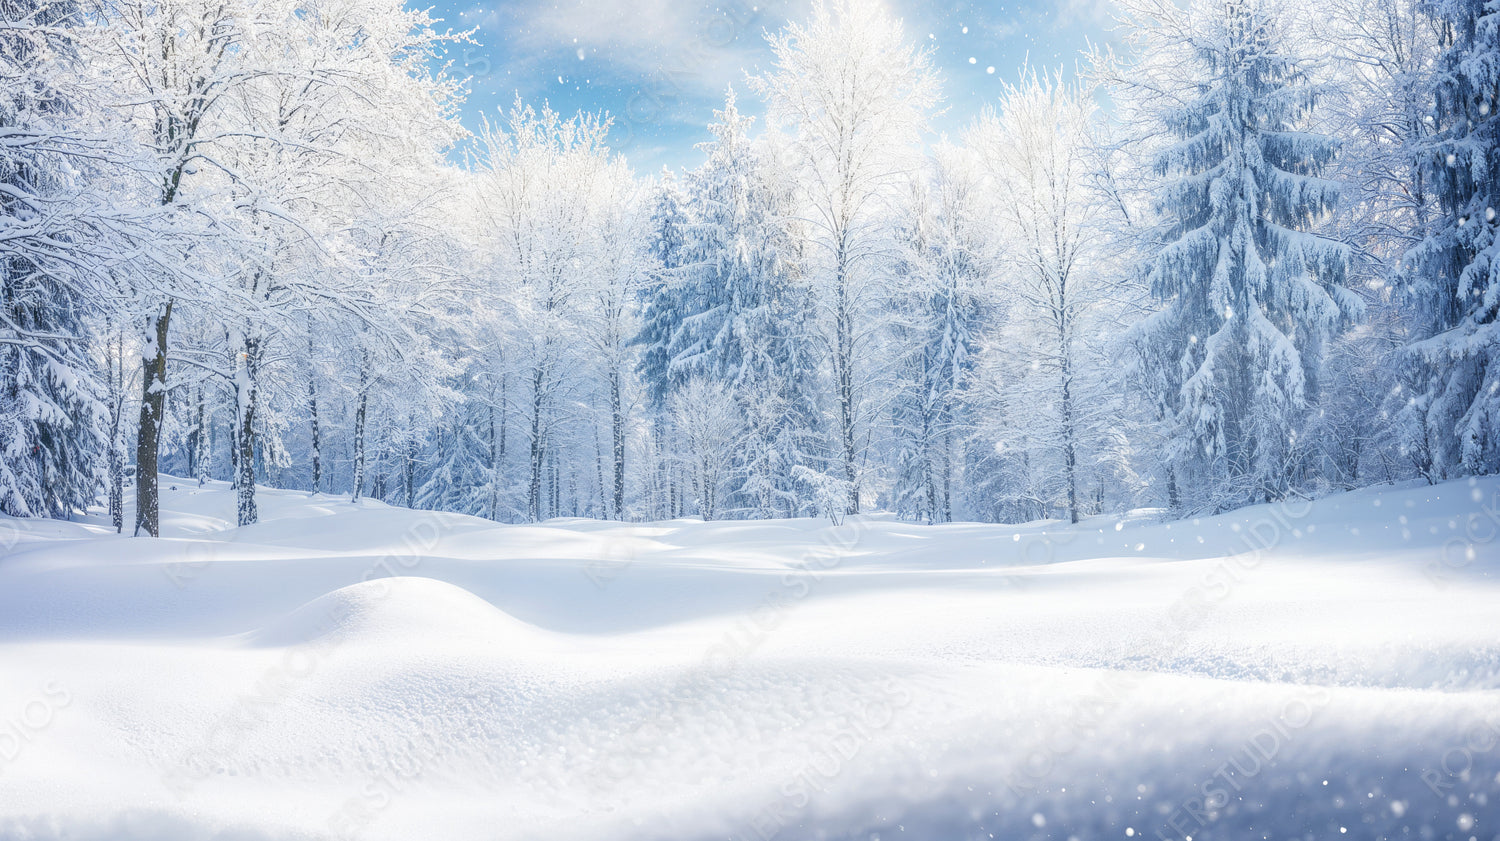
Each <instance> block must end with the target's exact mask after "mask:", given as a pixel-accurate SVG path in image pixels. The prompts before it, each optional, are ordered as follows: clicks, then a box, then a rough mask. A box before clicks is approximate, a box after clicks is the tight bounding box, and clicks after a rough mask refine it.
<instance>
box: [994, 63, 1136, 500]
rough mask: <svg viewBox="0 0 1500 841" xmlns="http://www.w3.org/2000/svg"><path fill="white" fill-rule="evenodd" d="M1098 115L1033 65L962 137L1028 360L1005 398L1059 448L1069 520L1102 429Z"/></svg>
mask: <svg viewBox="0 0 1500 841" xmlns="http://www.w3.org/2000/svg"><path fill="white" fill-rule="evenodd" d="M1093 116H1094V104H1093V92H1092V91H1091V90H1088V89H1087V88H1085V87H1080V86H1075V85H1070V84H1068V83H1065V82H1063V81H1062V80H1061V78H1042V77H1038V76H1037V75H1036V74H1035V73H1034V72H1030V73H1029V74H1027V75H1025V76H1023V79H1022V81H1021V83H1020V85H1019V86H1008V87H1007V88H1006V90H1005V92H1004V94H1003V95H1002V97H1001V111H1000V113H999V114H993V113H992V114H987V115H986V116H984V117H982V118H981V119H980V121H979V123H978V124H977V125H976V126H975V128H974V129H973V131H971V132H970V135H969V138H968V142H969V144H970V145H971V146H972V147H973V148H974V149H975V151H976V153H977V154H979V155H980V157H981V159H982V160H983V161H984V166H985V168H986V170H987V171H988V173H989V176H990V179H991V189H992V190H993V193H994V196H995V199H996V201H995V211H996V215H997V217H998V218H999V220H1000V222H1001V225H1000V235H1001V241H1002V243H1003V246H1002V250H1003V261H1004V265H1005V266H1006V268H1007V269H1008V270H1007V271H1006V273H1005V275H1006V284H1005V289H1004V291H1003V293H1002V294H1004V295H1005V296H1006V298H1007V299H1008V304H1009V306H1010V309H1011V317H1010V325H1011V327H1012V328H1013V329H1012V330H1011V331H1010V332H1009V334H1008V335H1009V336H1010V338H1011V339H1012V344H1011V345H1010V350H1012V351H1015V350H1020V349H1022V348H1024V350H1023V351H1022V352H1021V353H1020V358H1021V361H1022V362H1023V363H1025V367H1021V368H1020V369H1019V370H1013V371H1012V373H1011V375H1010V377H1009V379H1011V381H1012V382H1011V384H1010V386H1009V388H1013V389H1014V398H1015V399H1011V400H1008V401H1007V402H1008V403H1009V404H1010V411H1011V412H1014V413H1016V414H1018V415H1025V416H1030V417H1029V419H1023V418H1021V417H1018V418H1017V420H1021V421H1022V424H1023V425H1024V424H1026V423H1027V422H1028V420H1029V422H1030V423H1031V424H1032V429H1030V430H1029V433H1030V436H1031V438H1032V440H1033V442H1034V444H1035V445H1039V446H1041V447H1042V448H1043V449H1044V450H1045V453H1037V457H1038V459H1050V455H1051V454H1052V453H1056V454H1057V455H1058V456H1059V457H1060V458H1061V464H1060V465H1059V478H1060V480H1061V481H1060V488H1061V491H1062V496H1063V508H1064V510H1066V511H1067V513H1068V516H1069V518H1070V519H1071V520H1072V521H1073V522H1075V523H1076V522H1078V517H1079V512H1080V509H1081V499H1080V492H1079V484H1080V473H1081V472H1082V471H1083V469H1084V465H1083V463H1082V462H1083V459H1084V455H1085V450H1086V448H1087V446H1088V444H1087V443H1086V441H1087V442H1091V441H1095V440H1097V439H1098V437H1099V433H1100V430H1099V428H1098V422H1099V420H1100V418H1099V410H1101V409H1104V408H1105V405H1106V402H1105V401H1104V400H1103V399H1102V398H1103V395H1102V394H1100V393H1099V389H1098V388H1097V386H1098V384H1099V380H1100V378H1099V376H1098V373H1099V370H1098V368H1097V367H1092V368H1091V366H1090V365H1089V364H1088V363H1090V362H1093V361H1096V360H1094V359H1090V358H1089V357H1088V348H1087V347H1086V345H1087V344H1088V343H1089V340H1090V339H1091V338H1092V335H1091V331H1097V330H1098V329H1099V328H1100V326H1101V324H1102V323H1106V322H1101V320H1100V317H1101V316H1102V315H1105V313H1103V312H1102V311H1101V310H1102V307H1103V305H1104V303H1105V300H1106V298H1107V297H1108V295H1109V291H1110V290H1109V286H1108V284H1109V282H1110V281H1112V280H1113V278H1112V277H1110V276H1109V275H1108V273H1107V271H1106V267H1105V265H1104V261H1103V259H1102V248H1103V247H1104V246H1105V243H1106V238H1105V237H1103V236H1102V233H1103V230H1104V228H1103V224H1104V215H1105V213H1106V211H1107V210H1108V203H1107V202H1105V201H1103V200H1102V197H1101V196H1100V195H1099V194H1098V193H1097V191H1096V190H1095V189H1094V184H1093V183H1092V181H1091V176H1092V175H1093V167H1094V162H1095V156H1094V154H1093V143H1094V139H1093V137H1092V122H1093ZM1099 361H1102V360H1099ZM1013 367H1014V366H1013ZM1027 368H1029V370H1027Z"/></svg>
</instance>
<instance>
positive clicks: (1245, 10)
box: [1138, 0, 1361, 508]
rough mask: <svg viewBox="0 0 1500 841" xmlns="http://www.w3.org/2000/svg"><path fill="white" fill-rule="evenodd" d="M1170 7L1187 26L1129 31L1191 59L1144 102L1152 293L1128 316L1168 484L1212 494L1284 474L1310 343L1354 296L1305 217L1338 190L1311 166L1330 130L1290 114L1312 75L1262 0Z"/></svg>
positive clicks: (1310, 363)
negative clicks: (1161, 440) (1154, 218)
mask: <svg viewBox="0 0 1500 841" xmlns="http://www.w3.org/2000/svg"><path fill="white" fill-rule="evenodd" d="M1180 14H1182V15H1185V16H1186V17H1187V19H1188V25H1187V26H1184V27H1180V28H1177V27H1173V28H1168V27H1165V26H1156V27H1152V25H1151V24H1149V23H1148V24H1147V28H1146V29H1145V31H1144V32H1142V33H1140V34H1141V35H1144V37H1143V38H1140V40H1141V42H1142V43H1140V44H1138V46H1140V47H1143V48H1144V49H1145V50H1146V51H1147V56H1148V57H1147V59H1146V60H1147V61H1154V62H1160V63H1162V64H1163V65H1166V66H1169V67H1171V68H1172V70H1173V72H1177V73H1180V72H1181V67H1182V65H1181V64H1178V63H1177V62H1176V61H1173V56H1174V54H1173V49H1174V48H1177V49H1178V50H1179V52H1178V53H1177V54H1176V57H1177V58H1179V59H1184V60H1187V61H1189V62H1191V63H1190V64H1189V65H1188V66H1191V67H1194V68H1196V70H1197V75H1196V76H1195V77H1194V78H1191V79H1181V78H1177V79H1174V80H1173V81H1174V82H1175V83H1177V84H1178V85H1179V88H1178V90H1179V92H1181V91H1182V88H1181V87H1180V86H1181V85H1190V86H1191V87H1190V88H1188V89H1187V94H1188V95H1187V96H1186V97H1185V98H1183V99H1182V100H1181V104H1170V105H1166V106H1162V107H1160V108H1158V109H1157V110H1156V112H1155V115H1154V116H1155V117H1156V118H1157V119H1158V120H1159V121H1160V124H1161V125H1162V127H1163V128H1165V129H1166V130H1167V131H1168V132H1170V135H1171V136H1172V137H1174V138H1175V142H1173V143H1172V144H1171V145H1169V146H1167V147H1166V148H1165V149H1164V150H1163V151H1162V152H1161V153H1160V155H1159V156H1158V157H1157V160H1156V170H1157V173H1158V175H1160V176H1161V177H1162V178H1163V179H1164V183H1163V184H1162V186H1161V188H1160V191H1159V193H1158V210H1159V211H1160V212H1161V213H1162V214H1163V216H1164V217H1165V218H1166V220H1167V227H1166V231H1165V240H1166V244H1165V246H1164V247H1163V248H1162V249H1161V251H1160V252H1159V253H1158V254H1156V255H1155V257H1154V259H1153V261H1152V265H1151V270H1150V282H1151V288H1152V292H1153V294H1154V295H1155V297H1156V298H1157V299H1158V300H1159V301H1160V302H1161V305H1162V306H1161V308H1160V310H1159V311H1158V312H1156V313H1154V314H1153V315H1152V316H1151V317H1149V318H1148V319H1146V320H1145V321H1144V322H1143V323H1142V324H1141V325H1140V326H1139V328H1138V329H1139V331H1140V334H1139V338H1140V340H1141V345H1142V346H1143V347H1144V348H1145V356H1146V360H1145V363H1146V365H1145V369H1146V372H1147V385H1148V387H1150V388H1152V389H1153V390H1154V391H1155V393H1156V397H1157V399H1158V400H1159V401H1160V402H1161V403H1162V405H1163V407H1164V410H1165V412H1166V415H1167V417H1168V418H1169V424H1170V431H1169V434H1168V442H1167V456H1168V458H1169V460H1170V462H1171V463H1172V464H1173V465H1174V466H1175V467H1176V470H1177V472H1178V474H1179V475H1178V476H1176V477H1175V479H1174V484H1175V485H1176V487H1178V488H1191V489H1194V490H1195V491H1196V492H1197V493H1198V494H1199V496H1198V497H1197V498H1195V499H1192V500H1187V501H1188V502H1190V503H1192V504H1195V505H1205V506H1208V507H1216V508H1227V507H1230V506H1232V505H1236V504H1244V503H1247V502H1253V501H1259V500H1266V499H1275V498H1278V497H1280V496H1282V495H1283V494H1284V493H1285V492H1286V491H1287V490H1288V488H1289V484H1290V482H1291V481H1292V479H1293V478H1294V474H1295V472H1296V469H1297V460H1298V458H1299V452H1298V449H1297V447H1298V441H1297V435H1298V432H1299V428H1300V425H1301V423H1302V421H1303V420H1304V418H1305V413H1306V410H1307V407H1308V405H1309V404H1310V403H1312V402H1315V401H1316V399H1317V388H1318V373H1319V368H1320V365H1321V361H1322V354H1323V348H1324V346H1325V344H1326V343H1327V342H1328V340H1329V338H1330V337H1331V336H1334V335H1336V334H1337V333H1338V332H1339V331H1340V330H1341V329H1342V328H1343V326H1344V325H1345V324H1347V323H1348V322H1349V321H1351V320H1352V319H1354V318H1355V317H1357V316H1358V315H1359V314H1360V311H1361V307H1360V305H1359V301H1358V299H1357V298H1356V297H1355V296H1353V295H1352V294H1351V293H1349V292H1348V290H1346V289H1344V288H1343V287H1342V286H1341V285H1340V284H1341V283H1342V281H1343V277H1344V270H1345V263H1346V259H1347V256H1346V254H1347V249H1346V248H1345V247H1344V246H1342V245H1340V244H1339V243H1336V242H1334V241H1332V240H1329V239H1327V238H1324V237H1322V236H1318V235H1317V234H1315V233H1313V232H1312V228H1313V227H1314V225H1315V224H1316V223H1317V222H1319V221H1320V220H1321V219H1323V218H1324V217H1325V216H1326V215H1327V214H1328V213H1329V212H1330V211H1331V210H1332V208H1333V207H1334V202H1335V201H1336V199H1337V196H1338V185H1337V184H1335V183H1333V182H1331V181H1328V180H1325V179H1323V178H1320V177H1319V173H1320V172H1321V171H1322V169H1323V168H1324V167H1325V166H1326V165H1327V164H1328V163H1329V162H1330V160H1331V159H1332V158H1333V155H1334V152H1335V150H1336V148H1337V144H1336V142H1335V141H1334V140H1333V139H1332V138H1329V137H1325V136H1322V135H1318V134H1315V133H1311V132H1308V131H1305V130H1303V129H1304V128H1305V123H1306V120H1307V117H1308V115H1309V114H1310V112H1311V111H1312V109H1313V108H1314V106H1315V104H1316V102H1317V100H1318V95H1319V89H1318V88H1317V87H1316V86H1315V85H1313V84H1312V83H1311V82H1310V81H1309V80H1308V78H1307V75H1306V71H1305V68H1304V67H1303V64H1302V62H1300V61H1299V60H1298V59H1297V58H1296V57H1294V56H1293V55H1291V54H1290V53H1289V52H1288V50H1287V47H1288V43H1287V39H1286V37H1285V35H1284V34H1283V33H1282V32H1281V31H1280V29H1279V28H1278V25H1277V23H1276V21H1275V20H1274V19H1273V17H1272V16H1271V14H1270V13H1269V12H1268V10H1267V8H1266V7H1265V6H1264V4H1262V3H1261V2H1257V0H1213V2H1197V3H1193V4H1191V6H1190V8H1189V9H1187V10H1185V11H1183V12H1181V13H1180ZM1158 42H1164V43H1158ZM1144 71H1145V72H1143V73H1142V75H1143V76H1145V77H1147V78H1149V77H1150V68H1149V67H1147V68H1144ZM1168 101H1169V102H1170V101H1171V99H1170V98H1168ZM1189 480H1190V481H1189ZM1174 502H1175V500H1174Z"/></svg>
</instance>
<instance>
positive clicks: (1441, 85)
mask: <svg viewBox="0 0 1500 841" xmlns="http://www.w3.org/2000/svg"><path fill="white" fill-rule="evenodd" d="M1431 9H1432V14H1433V15H1434V16H1435V17H1436V18H1437V19H1438V20H1439V21H1441V23H1442V24H1443V30H1442V31H1443V35H1444V40H1443V44H1442V48H1443V52H1442V55H1441V57H1440V59H1439V62H1438V69H1437V78H1436V83H1435V86H1434V87H1435V93H1436V96H1435V104H1434V107H1433V109H1432V114H1431V117H1432V118H1433V129H1434V130H1433V133H1432V135H1431V136H1430V137H1429V138H1427V139H1426V141H1425V142H1424V143H1423V144H1422V147H1421V153H1422V163H1423V171H1424V172H1425V173H1426V175H1427V178H1428V183H1429V184H1430V186H1431V189H1432V191H1433V193H1434V195H1435V196H1436V197H1437V200H1438V203H1439V207H1440V210H1441V213H1440V214H1439V215H1437V216H1436V217H1435V218H1434V219H1433V220H1432V222H1431V224H1430V225H1429V227H1428V230H1427V231H1426V237H1425V238H1424V239H1423V241H1422V242H1421V243H1419V244H1418V245H1416V246H1415V247H1414V248H1412V250H1411V251H1410V252H1408V253H1407V255H1406V261H1407V264H1408V266H1409V274H1408V275H1407V277H1406V279H1405V286H1406V289H1405V291H1406V294H1407V298H1408V300H1410V301H1411V302H1412V306H1413V308H1414V310H1415V315H1416V318H1417V320H1418V325H1417V330H1418V339H1419V340H1418V341H1417V342H1416V343H1415V344H1413V345H1412V347H1411V354H1412V357H1413V360H1414V364H1415V366H1416V367H1417V371H1416V372H1415V375H1414V377H1413V379H1414V382H1413V385H1412V389H1413V394H1412V395H1411V397H1410V402H1409V404H1408V406H1407V407H1406V410H1405V412H1404V420H1405V426H1406V429H1407V436H1408V439H1409V446H1410V448H1411V454H1412V457H1413V459H1414V460H1415V461H1416V462H1417V466H1418V468H1419V469H1420V470H1421V471H1422V472H1423V473H1424V474H1425V475H1427V476H1428V477H1429V478H1430V479H1432V480H1434V481H1435V480H1437V479H1443V478H1448V477H1450V476H1454V475H1462V474H1476V473H1479V474H1488V473H1494V472H1496V471H1497V470H1500V442H1497V440H1496V436H1495V427H1496V425H1497V423H1500V326H1497V325H1500V321H1497V315H1500V237H1497V231H1500V220H1497V218H1496V214H1497V213H1500V211H1497V205H1500V117H1497V115H1496V110H1497V109H1500V8H1496V6H1495V4H1494V3H1493V2H1483V0H1439V1H1438V2H1434V3H1433V4H1432V7H1431Z"/></svg>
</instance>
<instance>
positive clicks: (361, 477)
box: [349, 371, 370, 502]
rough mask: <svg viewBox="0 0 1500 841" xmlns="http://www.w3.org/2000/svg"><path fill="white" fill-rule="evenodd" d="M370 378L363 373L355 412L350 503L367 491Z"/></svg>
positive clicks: (360, 378)
mask: <svg viewBox="0 0 1500 841" xmlns="http://www.w3.org/2000/svg"><path fill="white" fill-rule="evenodd" d="M367 385H368V376H367V375H366V374H365V373H364V372H363V371H361V372H360V377H359V405H358V407H356V408H355V410H354V481H353V483H352V484H353V488H352V489H351V493H350V498H349V501H350V502H359V500H360V497H362V496H363V495H364V491H365V410H366V407H367V405H368V404H369V400H370V395H369V390H368V388H367Z"/></svg>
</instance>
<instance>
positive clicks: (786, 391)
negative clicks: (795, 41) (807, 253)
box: [637, 90, 813, 516]
mask: <svg viewBox="0 0 1500 841" xmlns="http://www.w3.org/2000/svg"><path fill="white" fill-rule="evenodd" d="M715 117H716V120H717V122H715V123H713V124H712V125H710V126H709V130H710V131H711V132H712V133H713V134H714V140H713V141H712V142H709V143H704V144H701V145H700V146H699V148H700V149H702V150H703V152H704V153H705V155H706V156H707V160H706V161H705V162H704V164H703V165H702V166H701V167H699V168H697V169H696V170H694V171H693V172H691V173H689V175H688V176H687V179H686V184H685V185H684V187H685V191H686V195H685V196H683V197H681V200H682V201H684V202H685V205H684V206H682V207H680V208H676V209H674V208H673V206H672V205H671V204H670V203H664V204H661V205H660V207H659V212H658V216H657V219H658V222H657V229H658V235H657V250H658V253H659V256H658V261H659V265H660V270H659V272H658V277H659V282H658V284H657V288H656V289H655V291H654V293H653V297H652V301H651V306H650V309H649V312H648V316H647V322H646V327H645V330H644V331H643V333H642V334H641V336H640V337H638V340H637V341H638V342H639V343H641V344H644V345H645V346H646V349H645V356H644V360H643V362H644V365H643V370H644V371H646V372H648V374H649V375H650V376H652V377H654V378H655V379H654V381H653V382H652V386H651V388H653V389H654V390H655V391H656V392H657V394H658V399H659V398H660V394H661V393H663V392H664V391H666V390H671V389H675V388H676V387H678V386H679V385H680V384H681V383H683V382H686V381H687V380H689V379H691V378H693V377H705V378H708V379H711V380H712V381H714V382H718V383H721V384H724V385H725V386H727V387H728V388H730V389H731V391H732V393H733V394H734V395H735V397H736V399H737V400H739V401H740V402H741V404H742V405H743V407H744V410H745V413H746V415H747V417H748V418H749V419H750V429H751V432H750V434H749V435H748V436H747V437H746V440H745V444H746V450H745V451H744V453H743V454H742V461H743V462H744V464H743V465H742V467H743V468H744V469H743V471H742V473H743V476H744V480H745V484H744V486H743V487H742V488H741V491H742V492H743V494H744V495H745V496H746V497H747V499H746V500H745V502H746V503H748V504H750V505H753V507H754V508H755V509H756V511H757V512H758V513H759V514H760V515H761V516H771V513H772V512H773V511H774V510H779V509H784V507H785V505H786V503H787V502H788V495H789V494H793V493H794V491H793V488H792V483H791V482H790V480H789V479H788V477H787V473H786V468H787V467H788V466H789V464H790V462H791V461H792V460H794V453H795V452H796V449H797V447H796V444H797V440H798V439H799V437H804V436H805V435H806V434H807V431H808V428H809V427H811V426H812V424H813V418H812V417H811V414H812V413H811V412H809V411H806V404H805V403H804V402H803V397H802V394H801V393H799V392H803V391H805V390H804V389H800V388H799V386H802V385H804V383H803V382H802V381H801V379H802V378H803V377H804V376H806V372H805V371H804V370H799V369H802V368H804V366H806V363H807V362H808V359H807V356H808V353H807V351H808V349H807V348H806V347H804V345H805V344H806V338H805V330H804V329H803V325H802V324H801V318H802V316H803V313H804V312H805V309H806V304H805V302H804V301H803V300H802V297H803V296H802V295H801V291H802V290H801V289H799V288H798V287H797V286H796V285H795V282H794V279H793V273H794V271H795V263H796V261H795V258H794V255H793V250H794V245H793V243H792V242H791V237H790V235H789V232H788V230H787V227H786V226H785V224H784V222H783V219H782V216H781V214H782V213H783V212H784V210H785V207H784V205H785V202H784V200H783V197H782V196H781V195H780V194H779V193H778V191H777V189H776V186H775V185H774V184H773V183H771V181H770V180H768V178H767V177H766V173H765V172H764V171H763V169H764V168H763V165H762V162H761V158H760V155H759V154H758V152H757V151H756V149H755V144H754V143H753V142H752V141H751V139H750V136H749V130H750V126H751V123H752V120H751V119H750V118H748V117H745V116H743V115H741V114H740V112H739V110H738V108H737V107H736V103H735V96H734V91H733V90H730V91H729V93H728V94H727V96H726V99H725V104H724V108H723V110H721V111H716V112H715ZM674 200H675V199H674V198H673V196H672V194H671V193H666V194H664V195H663V198H662V201H663V202H671V201H674ZM663 214H668V215H663ZM674 214H680V215H674ZM669 264H670V265H669Z"/></svg>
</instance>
